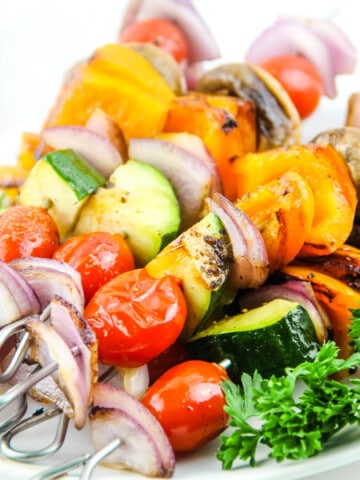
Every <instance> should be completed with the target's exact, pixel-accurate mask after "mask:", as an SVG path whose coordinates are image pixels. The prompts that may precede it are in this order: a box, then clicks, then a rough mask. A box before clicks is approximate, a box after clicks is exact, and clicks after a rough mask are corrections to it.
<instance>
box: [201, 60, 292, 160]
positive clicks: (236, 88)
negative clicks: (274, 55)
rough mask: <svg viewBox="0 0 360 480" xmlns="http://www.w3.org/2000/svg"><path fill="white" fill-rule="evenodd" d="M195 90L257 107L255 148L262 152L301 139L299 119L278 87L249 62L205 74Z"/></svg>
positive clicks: (288, 99) (222, 67)
mask: <svg viewBox="0 0 360 480" xmlns="http://www.w3.org/2000/svg"><path fill="white" fill-rule="evenodd" d="M197 90H198V91H200V92H205V93H212V94H222V95H229V96H235V97H239V98H242V99H245V100H250V101H251V102H253V103H254V104H255V108H256V127H257V136H256V147H257V150H259V151H262V150H266V149H269V148H274V147H279V146H288V145H292V144H293V143H299V142H300V140H301V132H300V117H299V114H298V112H297V110H296V108H295V106H294V104H293V102H292V101H291V99H290V97H289V95H288V94H287V93H286V91H285V90H284V88H283V87H282V86H281V84H280V83H279V82H278V81H277V80H276V79H275V78H274V77H273V76H272V75H270V74H268V73H267V72H266V71H265V70H263V69H262V68H260V67H257V66H255V65H252V64H250V63H230V64H224V65H221V66H219V67H215V68H214V69H212V70H209V71H207V72H205V73H204V75H203V76H202V77H201V78H200V80H199V82H198V84H197Z"/></svg>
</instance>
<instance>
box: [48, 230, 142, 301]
mask: <svg viewBox="0 0 360 480" xmlns="http://www.w3.org/2000/svg"><path fill="white" fill-rule="evenodd" d="M53 258H55V259H56V260H62V261H64V262H67V263H69V264H70V265H72V266H73V267H74V268H75V269H76V270H77V271H78V272H79V273H80V275H81V279H82V284H83V288H84V294H85V299H86V301H87V302H88V301H89V300H90V298H91V297H92V296H93V295H94V293H95V292H96V291H97V290H98V289H99V288H100V287H101V286H102V285H104V284H105V283H106V282H108V281H109V280H111V279H112V278H114V277H116V276H117V275H119V274H120V273H123V272H127V271H128V270H133V269H134V257H133V254H132V251H131V250H130V247H129V245H128V243H127V241H126V240H125V238H124V237H123V236H122V235H121V234H111V233H108V232H93V233H84V234H82V235H75V236H74V237H71V238H69V239H68V240H66V241H65V242H64V243H63V244H62V245H61V246H60V247H59V248H58V249H57V250H56V251H55V252H54V255H53Z"/></svg>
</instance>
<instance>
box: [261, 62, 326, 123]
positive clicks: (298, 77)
mask: <svg viewBox="0 0 360 480" xmlns="http://www.w3.org/2000/svg"><path fill="white" fill-rule="evenodd" d="M260 66H261V67H262V68H263V69H264V70H266V71H267V72H269V73H271V75H273V76H274V77H275V78H276V79H277V80H278V81H279V82H280V83H281V85H282V86H283V87H284V88H285V90H286V91H287V93H288V94H289V96H290V98H291V100H292V101H293V102H294V105H295V107H296V108H297V110H298V112H299V115H300V117H301V118H302V119H304V118H306V117H308V116H310V115H311V114H312V113H313V112H314V111H315V109H316V107H317V106H318V104H319V101H320V98H321V95H322V93H323V83H322V79H321V76H320V74H319V72H318V71H317V70H316V68H315V67H314V65H313V64H312V63H311V62H309V61H308V60H307V59H306V58H304V57H301V56H299V55H279V56H276V57H271V58H268V59H267V60H264V61H263V62H261V63H260Z"/></svg>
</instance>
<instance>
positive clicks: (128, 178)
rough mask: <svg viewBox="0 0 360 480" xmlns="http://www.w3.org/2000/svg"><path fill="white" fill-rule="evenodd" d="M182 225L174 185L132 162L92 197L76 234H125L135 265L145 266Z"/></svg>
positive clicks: (80, 218) (81, 217)
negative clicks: (97, 232) (103, 232)
mask: <svg viewBox="0 0 360 480" xmlns="http://www.w3.org/2000/svg"><path fill="white" fill-rule="evenodd" d="M149 199H151V201H149ZM179 226H180V208H179V204H178V201H177V198H176V195H175V193H174V190H173V188H172V186H171V184H170V182H169V181H168V180H167V178H166V177H165V176H164V175H163V174H162V173H161V172H160V171H159V170H157V169H156V168H154V167H152V166H151V165H148V164H146V163H143V162H139V161H137V160H132V159H131V160H128V161H127V162H126V163H124V164H123V165H120V166H119V167H118V168H116V169H115V170H114V172H113V173H112V175H111V176H110V178H109V181H108V184H107V186H106V187H102V188H99V189H98V190H97V192H96V193H95V194H94V195H92V196H91V198H90V199H89V201H88V202H87V203H86V205H85V206H84V207H83V208H82V210H81V212H80V215H79V219H78V222H77V224H76V228H75V231H76V233H77V234H82V233H86V232H95V231H99V230H102V231H105V232H110V233H121V234H123V235H124V236H125V238H126V239H127V241H128V244H129V246H130V248H131V250H132V252H133V254H134V258H135V263H136V264H137V265H138V266H143V265H145V264H146V263H147V262H149V261H150V260H151V259H152V258H154V257H155V255H156V254H157V253H158V252H159V251H160V250H161V249H162V248H163V247H164V246H165V245H167V244H168V243H169V242H170V241H171V240H173V239H174V238H175V237H176V235H177V234H178V230H179Z"/></svg>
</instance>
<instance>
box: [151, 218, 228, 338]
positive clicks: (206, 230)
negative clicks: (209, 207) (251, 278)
mask: <svg viewBox="0 0 360 480" xmlns="http://www.w3.org/2000/svg"><path fill="white" fill-rule="evenodd" d="M231 255H232V254H231V248H230V243H229V238H228V236H227V234H226V232H225V229H224V226H223V224H222V222H221V221H220V219H219V217H218V216H217V215H215V214H214V213H209V214H207V215H206V217H204V218H203V219H202V220H200V221H199V222H197V223H195V224H194V225H193V226H192V227H190V228H189V229H187V230H186V231H185V232H183V233H182V234H181V235H179V236H178V237H177V238H176V239H175V240H174V241H173V242H172V243H170V244H169V245H168V246H167V247H165V248H164V250H163V251H162V252H160V254H159V255H157V256H156V257H155V258H154V259H153V260H152V261H151V262H150V263H149V264H148V265H146V269H147V271H148V272H149V274H150V275H152V276H153V277H155V278H159V277H162V276H164V275H165V274H172V275H175V276H176V277H178V278H180V279H181V281H182V287H183V290H184V295H185V298H186V303H187V319H186V323H185V327H184V329H183V332H182V337H183V339H189V338H190V337H191V335H193V334H194V332H196V331H197V330H198V329H200V328H203V327H204V326H205V325H206V323H207V322H208V320H209V318H210V316H211V313H212V312H213V311H214V308H215V307H216V306H217V305H218V304H219V302H220V301H221V300H222V297H223V292H224V289H225V287H226V283H227V277H228V273H229V266H230V262H231V259H232V257H231Z"/></svg>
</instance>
